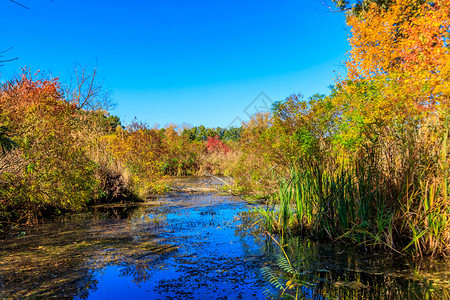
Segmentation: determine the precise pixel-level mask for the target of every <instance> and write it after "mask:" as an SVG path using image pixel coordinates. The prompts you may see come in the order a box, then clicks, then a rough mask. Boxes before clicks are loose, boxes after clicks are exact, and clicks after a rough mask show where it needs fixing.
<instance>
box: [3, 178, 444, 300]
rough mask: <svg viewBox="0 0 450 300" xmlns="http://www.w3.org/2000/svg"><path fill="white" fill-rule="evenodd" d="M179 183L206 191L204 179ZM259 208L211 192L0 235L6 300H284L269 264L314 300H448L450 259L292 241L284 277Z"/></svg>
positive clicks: (100, 210)
mask: <svg viewBox="0 0 450 300" xmlns="http://www.w3.org/2000/svg"><path fill="white" fill-rule="evenodd" d="M176 184H177V185H178V186H180V187H181V188H183V187H186V186H205V179H204V178H196V179H193V178H189V179H180V180H178V181H177V183H176ZM208 184H211V182H209V183H208ZM213 184H214V183H213ZM216 185H219V183H215V186H216ZM255 206H257V204H248V203H247V202H245V201H244V200H242V199H241V198H238V197H233V196H226V195H220V194H218V193H214V192H211V193H187V192H177V193H172V194H168V195H164V196H160V197H157V198H155V199H150V200H148V201H147V202H145V203H140V204H133V205H121V206H120V205H115V206H99V207H96V208H94V209H93V211H91V212H89V213H85V214H80V215H71V216H66V217H64V218H61V219H60V220H57V221H55V222H49V223H46V224H42V225H38V226H34V227H32V228H13V229H11V230H10V231H8V232H7V233H4V234H3V236H2V237H1V239H2V240H1V245H0V298H23V297H35V296H37V297H44V298H47V297H56V298H61V297H64V298H74V299H139V298H146V299H264V298H265V297H267V296H268V295H269V294H272V295H273V296H274V297H279V295H280V290H279V289H277V288H276V287H275V285H274V284H273V282H272V283H270V282H269V280H268V279H269V278H268V277H267V274H266V276H263V272H262V268H264V267H266V270H267V268H269V270H271V274H272V275H273V276H274V277H276V278H277V280H278V282H280V284H282V285H283V286H284V285H285V283H286V282H288V281H291V282H292V283H295V284H292V283H291V286H292V289H287V290H286V291H285V295H294V294H295V291H297V290H298V291H299V292H301V295H303V296H305V297H307V298H314V299H335V298H338V299H362V298H366V299H402V298H404V299H425V298H427V297H429V298H431V299H446V298H447V297H448V298H450V293H449V287H450V274H449V273H450V263H449V261H445V260H444V261H427V262H424V261H416V262H414V261H411V260H410V259H406V258H402V257H398V256H395V255H393V254H386V253H383V254H377V253H370V254H369V252H367V251H365V250H364V249H357V248H349V247H342V246H339V245H333V244H323V243H316V242H311V241H308V240H302V239H300V238H292V239H289V240H286V241H283V245H285V250H286V253H287V254H288V256H289V259H290V262H291V263H292V266H293V267H294V269H295V273H286V272H285V271H283V270H281V269H282V268H280V261H279V260H280V258H279V257H280V256H279V254H280V249H279V247H278V246H277V245H275V244H274V243H273V241H272V239H271V238H269V237H268V236H267V235H266V234H265V233H264V231H263V230H262V229H261V228H259V227H258V224H259V223H257V220H256V219H255V218H254V217H252V214H251V213H249V211H251V210H252V209H254V208H255ZM293 278H294V280H292V279H293Z"/></svg>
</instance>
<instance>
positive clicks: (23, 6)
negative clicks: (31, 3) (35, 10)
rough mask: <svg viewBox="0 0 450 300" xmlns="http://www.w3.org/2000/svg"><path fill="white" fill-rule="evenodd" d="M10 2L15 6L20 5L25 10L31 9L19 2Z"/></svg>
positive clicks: (11, 0) (10, 0)
mask: <svg viewBox="0 0 450 300" xmlns="http://www.w3.org/2000/svg"><path fill="white" fill-rule="evenodd" d="M9 2H12V3H14V4H17V5H19V6H21V7H23V8H26V9H30V8H29V7H28V6H25V5H23V4H22V3H19V2H17V1H14V0H9Z"/></svg>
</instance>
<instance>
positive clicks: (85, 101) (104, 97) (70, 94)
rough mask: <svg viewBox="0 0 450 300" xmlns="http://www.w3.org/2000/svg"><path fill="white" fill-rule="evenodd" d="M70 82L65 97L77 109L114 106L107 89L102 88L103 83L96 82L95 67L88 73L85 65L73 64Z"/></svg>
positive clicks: (107, 108) (99, 108) (105, 108)
mask: <svg viewBox="0 0 450 300" xmlns="http://www.w3.org/2000/svg"><path fill="white" fill-rule="evenodd" d="M69 76H70V82H69V85H68V86H67V88H66V91H65V94H66V99H67V101H68V102H69V103H71V104H73V105H75V106H76V107H78V108H79V109H84V110H89V111H95V110H104V111H108V110H110V109H112V108H113V107H114V104H113V103H112V101H111V97H110V94H109V93H108V91H105V90H104V89H103V83H99V82H98V78H97V68H96V67H94V68H93V70H92V71H91V72H90V73H88V72H87V71H86V67H81V66H80V65H79V64H77V65H75V68H74V71H73V73H72V74H69Z"/></svg>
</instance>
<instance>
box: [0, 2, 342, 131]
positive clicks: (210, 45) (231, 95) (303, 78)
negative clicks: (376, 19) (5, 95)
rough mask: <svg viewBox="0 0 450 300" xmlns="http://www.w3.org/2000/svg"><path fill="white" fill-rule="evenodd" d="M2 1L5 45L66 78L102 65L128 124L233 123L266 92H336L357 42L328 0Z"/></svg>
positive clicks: (26, 62) (14, 68) (5, 74)
mask: <svg viewBox="0 0 450 300" xmlns="http://www.w3.org/2000/svg"><path fill="white" fill-rule="evenodd" d="M21 3H23V4H25V5H27V6H29V7H30V8H31V9H23V8H21V7H19V6H17V5H14V4H13V3H11V2H9V1H7V0H2V1H0V12H1V13H0V14H1V18H0V26H1V28H2V39H1V42H0V49H6V48H9V47H11V46H14V48H13V49H12V50H10V51H8V53H5V54H4V58H10V57H15V56H18V57H19V60H17V61H14V62H10V63H7V64H6V65H5V66H3V67H2V68H1V69H0V76H1V79H2V80H6V79H9V78H11V77H12V76H14V74H17V73H18V72H19V70H20V68H21V67H24V66H27V67H29V68H31V70H33V71H35V70H38V69H39V70H43V71H45V72H48V73H51V74H52V75H53V76H55V77H56V76H59V77H60V78H61V79H62V80H67V74H68V71H69V70H71V69H73V66H74V64H76V63H79V64H81V65H84V66H88V67H93V66H95V65H97V68H98V76H99V78H100V79H102V80H103V82H104V87H105V88H106V89H108V90H110V91H111V92H112V97H113V99H114V101H115V102H116V103H117V106H116V108H115V109H114V110H113V111H112V113H113V114H115V115H118V116H119V117H120V118H121V119H122V120H123V121H124V122H125V123H127V122H130V121H131V120H132V119H133V118H134V117H137V118H138V119H139V120H141V121H145V122H147V123H149V124H156V123H157V124H160V125H162V126H164V125H166V124H168V123H171V122H173V123H177V124H182V123H189V124H192V125H200V124H204V125H206V126H222V127H223V126H228V125H229V124H230V123H231V122H232V121H233V120H235V119H236V118H239V119H243V120H245V119H248V117H247V115H246V114H245V113H244V109H245V108H246V107H247V106H248V105H249V103H251V102H252V101H253V100H254V99H255V98H256V97H257V96H258V95H260V93H261V92H264V93H265V95H267V97H268V98H270V99H271V100H274V101H276V100H281V99H284V98H285V97H287V96H289V95H290V94H292V93H302V94H304V95H305V96H306V97H308V96H311V95H312V94H314V93H328V86H329V85H331V84H333V79H334V78H335V76H336V73H334V72H333V71H336V72H340V73H344V72H345V70H344V69H343V66H342V63H343V61H344V60H345V54H346V51H348V48H349V47H348V43H347V36H348V29H347V28H346V26H345V16H344V15H343V14H342V13H332V12H330V11H329V10H328V8H327V7H326V6H324V5H323V4H322V1H321V0H307V1H306V0H304V1H301V0H284V1H275V0H270V1H269V0H259V1H254V0H246V1H242V0H226V1H225V0H221V1H218V0H217V1H215V0H209V1H206V0H203V1H200V0H190V1H181V0H177V1H175V0H164V1H163V0H160V1H153V0H128V1H113V0H108V1H106V0H89V1H88V0H76V1H74V0H54V3H52V2H51V1H49V0H39V1H35V0H34V1H31V0H22V1H21Z"/></svg>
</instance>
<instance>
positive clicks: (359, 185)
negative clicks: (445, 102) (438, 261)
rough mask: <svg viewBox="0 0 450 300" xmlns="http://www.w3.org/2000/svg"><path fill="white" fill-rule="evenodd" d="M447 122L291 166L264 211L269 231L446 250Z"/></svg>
mask: <svg viewBox="0 0 450 300" xmlns="http://www.w3.org/2000/svg"><path fill="white" fill-rule="evenodd" d="M448 129H449V125H448V118H447V119H446V120H445V122H434V123H431V124H427V126H423V127H421V128H419V129H418V130H417V132H416V133H415V134H414V135H412V134H410V136H406V135H405V138H404V139H403V140H399V141H398V142H397V144H395V145H394V146H392V144H391V145H390V148H387V147H385V148H383V145H380V144H378V145H375V146H373V147H372V148H367V149H365V152H362V153H363V155H360V156H359V158H358V159H354V160H353V161H352V162H351V163H347V164H340V165H339V166H338V167H334V168H332V167H330V166H324V165H321V164H311V165H309V166H302V167H301V168H300V167H292V168H291V169H290V172H289V176H287V177H284V178H281V179H280V180H279V188H278V191H277V192H276V193H274V194H273V196H272V198H271V199H270V202H269V204H268V206H267V207H266V208H265V209H259V212H260V213H261V215H262V216H263V219H264V220H265V222H266V226H267V228H268V229H269V230H270V231H271V232H282V233H287V234H303V235H308V236H310V237H313V238H319V239H320V238H326V239H331V240H341V241H345V242H350V243H355V244H360V245H364V246H365V247H382V248H386V249H391V250H393V251H396V252H398V253H407V252H412V253H414V254H415V255H418V256H423V255H432V256H437V255H445V254H447V253H449V252H450V201H449V199H448V195H447V189H448V180H447V177H448V159H447V152H448V142H447V140H448ZM411 136H412V137H411ZM407 138H409V139H410V140H409V142H408V143H407V142H405V140H407ZM388 152H390V155H386V153H388ZM386 157H388V158H389V159H390V160H389V159H387V158H386ZM424 162H427V164H425V163H424Z"/></svg>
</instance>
